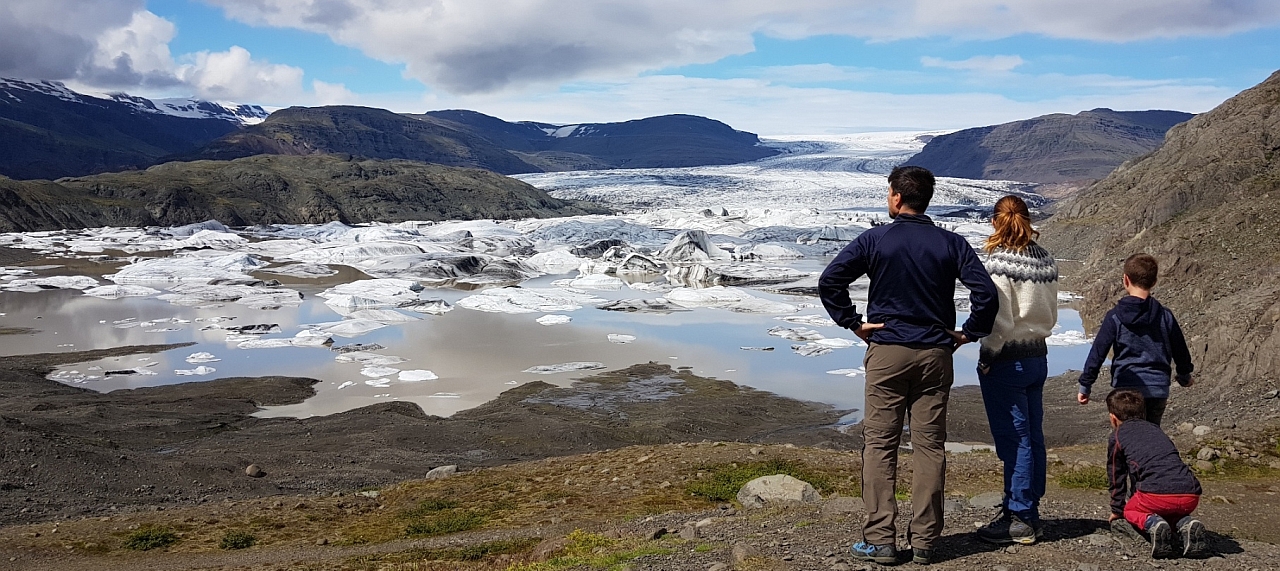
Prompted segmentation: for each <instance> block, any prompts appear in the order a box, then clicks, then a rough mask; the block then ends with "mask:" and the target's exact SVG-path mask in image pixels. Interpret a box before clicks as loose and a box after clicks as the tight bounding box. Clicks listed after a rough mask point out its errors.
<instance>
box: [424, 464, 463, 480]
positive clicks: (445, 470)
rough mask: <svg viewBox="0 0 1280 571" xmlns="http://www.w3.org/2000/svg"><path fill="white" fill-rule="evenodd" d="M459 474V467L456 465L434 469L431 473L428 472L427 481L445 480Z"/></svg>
mask: <svg viewBox="0 0 1280 571" xmlns="http://www.w3.org/2000/svg"><path fill="white" fill-rule="evenodd" d="M457 473H458V467H457V466H456V465H452V464H451V465H449V466H439V467H436V468H432V469H431V471H430V472H427V479H428V480H443V479H445V478H448V477H449V476H452V475H454V474H457Z"/></svg>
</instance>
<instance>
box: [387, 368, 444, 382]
mask: <svg viewBox="0 0 1280 571" xmlns="http://www.w3.org/2000/svg"><path fill="white" fill-rule="evenodd" d="M397 378H398V379H400V380H401V381H403V382H406V383H416V382H419V381H434V380H436V379H439V378H440V377H438V376H436V374H435V373H433V372H431V371H428V370H425V369H412V370H408V371H400V374H399V376H398V377H397Z"/></svg>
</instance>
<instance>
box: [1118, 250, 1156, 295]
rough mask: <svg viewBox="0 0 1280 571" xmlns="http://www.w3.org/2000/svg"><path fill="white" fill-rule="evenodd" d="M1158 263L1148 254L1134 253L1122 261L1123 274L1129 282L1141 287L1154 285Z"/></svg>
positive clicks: (1145, 287) (1147, 287)
mask: <svg viewBox="0 0 1280 571" xmlns="http://www.w3.org/2000/svg"><path fill="white" fill-rule="evenodd" d="M1159 274H1160V264H1159V263H1158V262H1156V259H1155V258H1154V257H1152V256H1151V255H1150V254H1134V255H1132V256H1129V258H1128V259H1126V260H1125V261H1124V275H1126V276H1128V277H1129V282H1130V283H1132V284H1133V285H1136V286H1138V287H1140V288H1142V289H1151V288H1153V287H1156V277H1157V276H1158V275H1159Z"/></svg>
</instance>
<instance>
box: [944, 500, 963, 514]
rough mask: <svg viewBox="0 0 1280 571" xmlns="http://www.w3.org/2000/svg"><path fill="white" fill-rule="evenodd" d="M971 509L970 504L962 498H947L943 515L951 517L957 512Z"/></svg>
mask: <svg viewBox="0 0 1280 571" xmlns="http://www.w3.org/2000/svg"><path fill="white" fill-rule="evenodd" d="M968 507H969V502H968V501H965V500H963V499H960V498H947V499H946V501H944V502H943V503H942V513H944V514H946V515H951V514H954V513H956V512H962V511H964V510H965V509H966V508H968Z"/></svg>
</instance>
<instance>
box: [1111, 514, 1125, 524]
mask: <svg viewBox="0 0 1280 571" xmlns="http://www.w3.org/2000/svg"><path fill="white" fill-rule="evenodd" d="M1122 517H1124V516H1122V515H1120V514H1111V517H1110V518H1109V519H1107V523H1111V522H1113V521H1115V520H1118V519H1120V518H1122Z"/></svg>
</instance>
